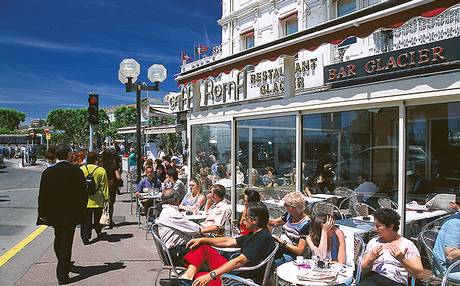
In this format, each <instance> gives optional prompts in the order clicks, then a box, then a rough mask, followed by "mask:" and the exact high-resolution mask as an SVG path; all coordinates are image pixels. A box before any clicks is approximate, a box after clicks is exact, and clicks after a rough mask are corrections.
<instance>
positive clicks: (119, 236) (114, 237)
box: [101, 233, 134, 242]
mask: <svg viewBox="0 0 460 286" xmlns="http://www.w3.org/2000/svg"><path fill="white" fill-rule="evenodd" d="M132 237H134V235H133V234H132V233H114V234H108V235H107V236H106V237H104V238H102V239H101V240H103V241H108V242H119V241H121V240H123V239H130V238H132Z"/></svg>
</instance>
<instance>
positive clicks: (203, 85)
mask: <svg viewBox="0 0 460 286" xmlns="http://www.w3.org/2000/svg"><path fill="white" fill-rule="evenodd" d="M294 64H295V66H294V68H295V71H294V75H295V76H294V79H293V80H294V86H295V90H296V91H298V92H300V91H302V90H304V89H306V88H309V87H312V86H313V85H315V86H320V85H322V84H323V83H322V76H321V75H320V74H318V73H317V70H318V60H317V58H311V59H305V60H303V61H298V62H295V63H294ZM320 71H322V70H320ZM222 77H224V76H222ZM313 77H319V78H318V79H317V80H312V78H313ZM318 81H320V82H319V83H318ZM194 88H195V89H194ZM197 88H198V89H199V93H200V95H201V98H200V102H199V104H200V106H208V105H219V104H225V103H228V102H240V101H243V100H247V99H252V98H258V97H268V96H275V95H280V94H282V93H284V68H283V67H282V66H277V67H274V68H260V67H256V68H252V69H250V68H244V69H243V70H241V71H239V72H238V73H236V74H235V76H234V78H233V79H232V78H230V80H228V79H227V80H222V79H218V80H217V79H214V78H209V79H207V80H203V81H201V82H200V83H198V85H195V87H194V86H193V85H191V84H188V85H186V86H183V87H182V88H181V91H180V93H179V94H176V95H172V94H170V95H168V98H165V100H166V102H167V103H168V104H169V107H170V109H171V110H174V111H184V110H189V109H190V107H191V106H193V104H194V103H195V104H196V102H194V100H193V97H194V92H196V89H197Z"/></svg>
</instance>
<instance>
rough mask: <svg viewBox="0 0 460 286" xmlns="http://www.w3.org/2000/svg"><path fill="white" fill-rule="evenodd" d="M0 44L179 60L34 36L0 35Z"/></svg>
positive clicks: (145, 58) (170, 61) (176, 57)
mask: <svg viewBox="0 0 460 286" xmlns="http://www.w3.org/2000/svg"><path fill="white" fill-rule="evenodd" d="M0 44H5V45H17V46H25V47H31V48H38V49H44V50H54V51H61V52H71V53H98V54H105V55H112V56H115V57H117V58H124V57H126V56H133V57H136V58H138V59H143V60H156V61H161V62H167V63H175V62H180V59H179V57H178V56H170V55H165V54H159V53H142V52H136V51H123V50H114V49H107V48H99V47H94V46H86V45H80V44H75V43H57V42H51V41H43V40H40V39H34V38H21V37H11V36H1V35H0Z"/></svg>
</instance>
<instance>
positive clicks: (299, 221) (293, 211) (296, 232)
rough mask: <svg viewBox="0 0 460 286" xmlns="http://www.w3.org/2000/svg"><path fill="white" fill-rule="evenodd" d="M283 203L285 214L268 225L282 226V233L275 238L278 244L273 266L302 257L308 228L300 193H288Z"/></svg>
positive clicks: (303, 202)
mask: <svg viewBox="0 0 460 286" xmlns="http://www.w3.org/2000/svg"><path fill="white" fill-rule="evenodd" d="M283 201H284V207H285V208H286V213H284V214H283V215H282V216H281V217H279V218H276V219H273V220H270V221H269V223H268V225H269V226H271V227H277V226H282V232H283V233H282V235H281V236H280V237H275V239H276V240H277V241H278V242H279V243H280V248H279V249H278V252H277V253H276V255H275V261H274V263H275V266H279V265H281V264H283V263H285V262H289V261H293V260H295V257H296V256H302V255H303V253H304V251H305V247H306V245H307V244H306V237H307V235H308V230H309V226H310V217H309V216H308V215H307V214H306V212H305V197H304V195H302V193H301V192H292V193H289V194H287V195H286V196H284V198H283Z"/></svg>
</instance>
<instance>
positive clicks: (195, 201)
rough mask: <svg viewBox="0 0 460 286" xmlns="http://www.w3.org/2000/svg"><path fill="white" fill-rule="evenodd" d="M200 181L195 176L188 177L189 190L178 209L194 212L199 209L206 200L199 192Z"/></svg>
mask: <svg viewBox="0 0 460 286" xmlns="http://www.w3.org/2000/svg"><path fill="white" fill-rule="evenodd" d="M200 183H201V182H200V180H198V179H197V178H191V179H190V181H189V183H188V186H189V191H188V193H187V194H186V195H185V197H184V199H183V200H182V202H181V204H180V205H179V209H181V210H186V211H191V212H196V211H198V210H200V209H201V207H202V206H203V205H204V203H205V202H206V197H205V196H204V195H203V194H202V193H201V184H200Z"/></svg>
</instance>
